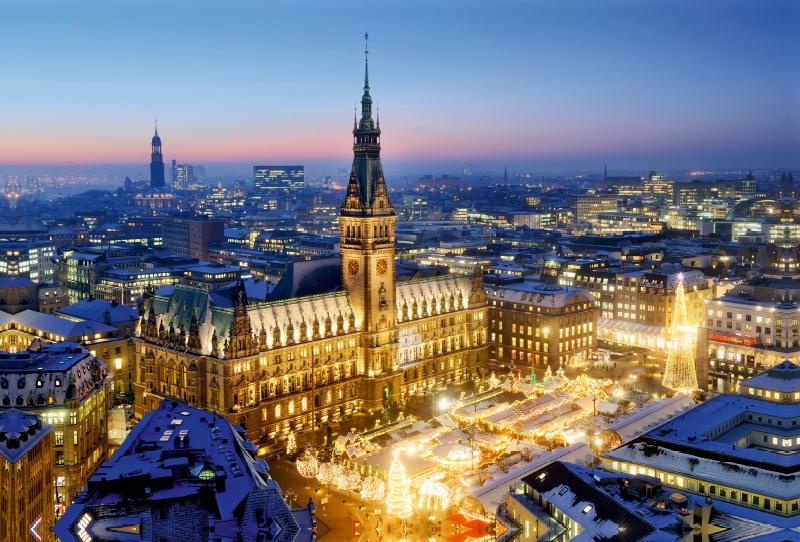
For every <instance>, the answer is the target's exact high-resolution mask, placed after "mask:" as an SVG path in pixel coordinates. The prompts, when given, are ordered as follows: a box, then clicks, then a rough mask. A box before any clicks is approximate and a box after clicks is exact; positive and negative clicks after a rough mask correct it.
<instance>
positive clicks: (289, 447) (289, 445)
mask: <svg viewBox="0 0 800 542" xmlns="http://www.w3.org/2000/svg"><path fill="white" fill-rule="evenodd" d="M295 452H297V440H296V439H295V437H294V432H291V433H289V438H288V439H286V455H294V454H295Z"/></svg>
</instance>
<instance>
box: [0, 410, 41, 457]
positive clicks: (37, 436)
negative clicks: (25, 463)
mask: <svg viewBox="0 0 800 542" xmlns="http://www.w3.org/2000/svg"><path fill="white" fill-rule="evenodd" d="M52 430H53V426H52V425H50V424H47V423H44V422H42V420H41V418H39V416H37V415H35V414H28V413H26V412H23V411H21V410H17V409H16V408H12V409H9V410H5V411H2V412H0V455H2V456H3V457H4V458H5V459H6V460H7V461H8V462H9V463H16V462H17V461H19V460H20V459H21V458H22V457H23V456H24V455H25V454H26V453H27V452H28V450H30V448H31V447H32V446H33V445H35V444H36V443H37V442H39V441H41V440H42V439H43V438H44V437H46V436H47V435H49V434H50V431H52Z"/></svg>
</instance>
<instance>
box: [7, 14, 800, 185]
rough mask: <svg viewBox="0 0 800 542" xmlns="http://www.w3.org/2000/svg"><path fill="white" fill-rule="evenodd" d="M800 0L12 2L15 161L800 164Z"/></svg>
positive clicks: (10, 145) (11, 154) (11, 143)
mask: <svg viewBox="0 0 800 542" xmlns="http://www.w3.org/2000/svg"><path fill="white" fill-rule="evenodd" d="M799 25H800V7H798V3H797V2H792V1H786V2H771V1H759V2H745V1H707V2H698V1H697V0H693V1H681V0H679V1H669V2H666V1H652V2H651V1H648V2H642V1H641V0H635V1H634V0H631V1H614V0H612V1H609V2H570V1H564V0H557V1H535V2H530V1H524V2H523V1H520V2H503V1H495V2H485V1H482V2H435V1H433V2H432V1H429V0H427V1H414V0H412V1H404V2H388V3H387V2H346V1H336V2H322V1H320V2H297V1H286V2H281V1H275V0H270V1H268V2H267V1H264V0H253V1H248V0H237V1H235V2H230V1H228V2H224V1H215V2H204V1H173V0H171V1H169V2H163V1H144V0H137V1H128V0H125V1H113V2H109V1H108V0H105V1H82V2H69V1H64V0H59V1H52V2H44V1H38V0H18V1H11V2H4V6H3V8H2V17H0V50H1V51H2V57H3V60H2V62H0V77H1V78H2V86H0V103H2V104H3V105H2V107H0V164H40V163H47V164H54V163H78V164H81V163H90V164H97V163H141V164H142V165H143V167H144V164H146V163H147V162H149V141H150V137H151V136H152V133H153V122H154V120H155V119H158V126H159V133H160V135H161V137H162V140H163V143H164V159H165V161H166V162H169V161H170V160H172V159H173V158H176V159H178V160H179V161H180V162H189V163H203V164H222V165H224V164H226V163H227V164H231V165H232V166H231V167H233V165H235V164H239V165H242V164H251V163H258V162H261V163H315V164H337V165H338V164H343V165H346V164H347V162H348V161H349V156H350V154H351V145H352V141H351V135H350V133H349V131H350V130H351V129H352V122H353V104H354V102H356V101H358V100H359V99H360V97H361V87H362V85H363V71H364V62H363V59H364V55H363V50H364V41H363V34H364V32H365V31H369V34H370V45H369V48H370V57H369V58H370V84H371V87H372V96H373V100H374V101H375V102H377V103H378V105H379V107H380V117H381V128H382V129H383V133H384V135H383V139H382V145H383V157H384V162H385V163H386V164H387V167H391V166H392V165H395V166H396V167H398V168H399V167H401V166H402V165H405V166H406V167H412V166H414V165H415V164H420V165H422V164H425V165H441V166H442V167H445V165H447V166H455V165H457V164H467V163H471V164H474V165H475V166H476V167H480V166H481V165H484V166H485V167H493V166H495V165H499V164H503V163H510V164H514V165H515V166H516V167H518V168H530V169H533V170H536V169H559V168H560V169H574V168H580V167H590V166H592V165H595V166H596V167H599V168H601V167H602V164H603V163H606V162H608V163H609V164H613V165H615V166H616V167H619V168H639V167H641V168H648V167H650V168H656V169H658V168H662V169H669V168H673V169H675V168H687V169H689V168H720V167H743V168H759V167H775V168H781V167H783V168H789V167H800V160H798V157H799V156H800V98H799V96H800V90H799V89H800V85H799V84H798V83H800V75H798V74H800V70H799V68H800V48H799V47H798V45H797V28H798V26H799Z"/></svg>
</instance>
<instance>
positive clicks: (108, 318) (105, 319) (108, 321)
mask: <svg viewBox="0 0 800 542" xmlns="http://www.w3.org/2000/svg"><path fill="white" fill-rule="evenodd" d="M103 323H104V324H106V325H111V313H110V312H109V311H106V312H104V313H103Z"/></svg>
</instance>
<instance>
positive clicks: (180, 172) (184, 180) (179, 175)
mask: <svg viewBox="0 0 800 542" xmlns="http://www.w3.org/2000/svg"><path fill="white" fill-rule="evenodd" d="M196 180H197V179H195V176H194V166H190V165H189V164H180V165H176V164H175V161H174V160H173V161H172V190H188V188H189V186H190V185H191V184H192V183H194V182H195V181H196Z"/></svg>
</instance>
